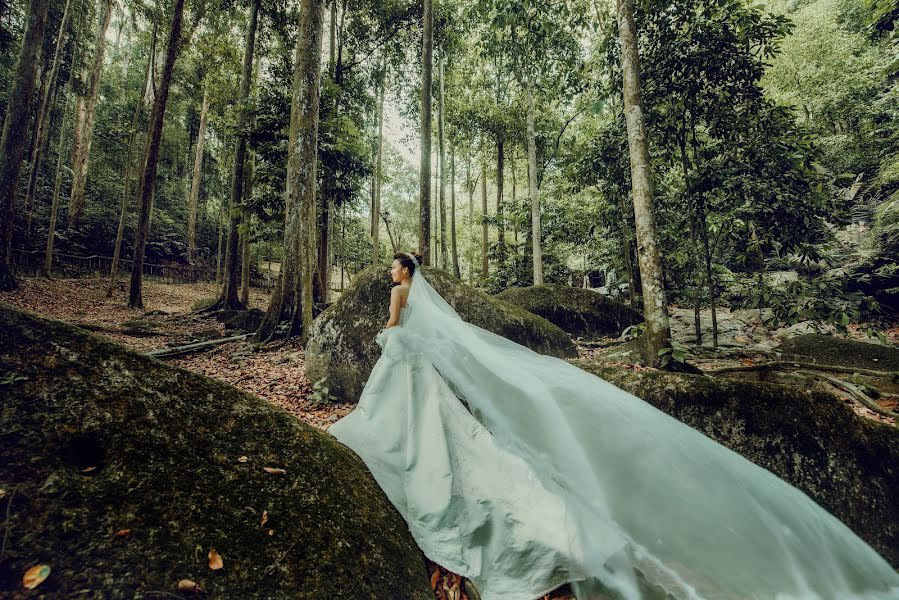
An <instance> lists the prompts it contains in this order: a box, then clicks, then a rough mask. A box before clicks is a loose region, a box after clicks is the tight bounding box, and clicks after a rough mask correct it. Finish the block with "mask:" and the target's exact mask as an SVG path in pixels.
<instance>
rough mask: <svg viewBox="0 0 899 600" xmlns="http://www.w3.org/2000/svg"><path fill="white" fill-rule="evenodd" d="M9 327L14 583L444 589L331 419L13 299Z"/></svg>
mask: <svg viewBox="0 0 899 600" xmlns="http://www.w3.org/2000/svg"><path fill="white" fill-rule="evenodd" d="M0 331H3V333H4V336H3V337H4V342H3V346H2V348H0V397H2V399H0V407H2V410H0V455H2V457H3V459H2V460H0V488H2V489H3V490H4V492H5V495H3V497H2V498H0V514H4V515H6V514H8V515H9V517H8V522H7V523H6V531H7V532H8V539H7V540H6V545H5V551H4V556H3V561H2V563H0V597H10V596H12V597H18V595H21V597H25V596H24V593H25V590H24V588H23V587H22V575H23V573H25V571H26V570H27V569H29V568H30V567H32V566H34V565H37V564H47V565H49V566H50V567H51V569H52V571H51V573H50V576H49V578H48V579H47V580H46V581H44V582H43V583H42V584H41V585H40V587H39V588H38V589H37V591H38V592H39V593H40V594H41V597H45V598H60V599H61V598H73V597H76V596H80V595H81V593H83V592H81V590H90V594H94V595H98V597H103V598H134V597H138V596H140V597H144V596H147V597H149V595H150V592H155V595H159V596H164V595H168V596H172V595H176V596H178V597H180V594H178V593H177V592H176V586H177V583H178V581H179V580H181V579H190V580H192V581H195V582H197V583H198V584H200V585H201V586H202V587H203V588H205V589H206V590H208V591H209V592H210V594H209V596H210V597H218V598H226V597H227V598H310V599H313V598H315V599H319V598H347V599H356V598H374V597H385V598H386V597H390V598H414V599H421V600H424V599H429V600H433V597H434V595H433V592H431V590H430V586H429V584H428V580H427V573H426V570H425V566H424V562H423V559H422V555H421V553H420V551H419V550H418V548H417V547H416V546H415V543H414V541H413V539H412V537H411V535H410V533H409V531H408V528H407V527H406V524H405V522H404V521H403V519H402V517H401V516H400V515H399V513H397V512H396V510H394V508H393V506H392V505H391V504H390V503H389V501H388V500H387V498H386V497H385V496H384V494H383V493H382V492H381V490H380V488H379V487H378V485H377V484H376V482H375V480H374V479H373V478H372V477H371V475H370V474H369V472H368V470H367V469H366V468H365V465H364V464H363V463H362V461H361V460H360V459H359V458H358V457H357V456H356V455H355V454H354V453H353V452H352V451H350V450H349V449H348V448H346V447H345V446H343V445H342V444H340V443H339V442H337V441H336V440H334V439H333V438H331V437H330V436H328V435H327V434H326V433H323V432H321V431H318V430H316V429H313V428H311V427H309V426H306V425H304V424H303V423H301V422H300V421H298V420H296V419H295V418H294V417H292V416H290V415H289V414H288V413H286V412H284V411H282V410H280V409H278V408H275V407H273V406H270V405H269V404H267V403H266V402H264V401H262V400H260V399H258V398H256V397H253V396H250V395H248V394H245V393H243V392H240V391H239V390H237V389H235V388H233V387H231V386H228V385H225V384H221V383H218V382H216V381H214V380H212V379H208V378H205V377H202V376H199V375H195V374H192V373H189V372H187V371H185V370H182V369H177V368H173V367H170V366H167V365H165V364H163V363H161V362H159V361H156V360H153V359H149V358H146V357H143V356H141V355H138V354H136V353H133V352H130V351H129V350H127V349H125V348H124V347H122V346H119V345H117V344H114V343H112V342H109V341H106V340H103V339H101V338H99V337H96V336H94V335H92V334H89V333H86V332H84V331H83V330H80V329H76V328H74V327H72V326H69V325H66V324H63V323H59V322H55V321H49V320H45V319H42V318H38V317H35V316H33V315H29V314H27V313H22V312H18V311H16V310H15V309H12V308H11V307H9V306H8V305H0ZM241 457H246V458H245V459H243V458H241ZM263 467H273V468H280V469H284V470H285V471H286V472H285V473H283V474H278V473H277V472H276V473H274V474H271V473H268V472H266V471H265V470H263ZM266 511H267V513H266ZM263 515H266V516H265V517H264V516H263ZM263 521H265V522H263ZM117 532H118V533H117ZM213 548H214V549H216V551H217V552H218V553H219V554H220V555H221V557H222V558H223V560H224V568H222V569H221V570H217V571H212V570H210V568H209V566H208V564H207V562H208V558H207V556H208V553H209V551H210V550H211V549H213ZM29 597H30V596H29Z"/></svg>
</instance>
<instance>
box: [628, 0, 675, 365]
mask: <svg viewBox="0 0 899 600" xmlns="http://www.w3.org/2000/svg"><path fill="white" fill-rule="evenodd" d="M617 17H618V33H619V36H620V39H621V68H622V73H623V85H622V93H623V96H624V113H625V118H626V121H627V134H628V149H629V152H630V163H631V186H632V188H633V194H634V198H633V202H634V218H635V220H636V225H637V227H636V229H637V254H638V256H639V261H640V279H641V281H642V287H643V312H644V316H645V318H646V333H645V335H644V337H645V339H646V340H645V343H646V352H647V357H646V358H647V360H648V361H649V362H650V363H652V364H653V365H656V364H658V363H659V351H660V350H661V349H662V348H665V347H667V346H668V345H669V343H670V342H669V340H670V337H671V331H670V329H669V325H668V306H667V303H666V300H665V288H664V285H663V282H662V263H661V258H660V256H659V242H658V233H657V231H656V223H655V212H654V208H653V181H652V171H651V165H650V162H649V145H648V143H647V139H646V131H645V126H644V121H643V96H642V91H641V88H640V59H639V56H638V54H637V28H636V25H635V23H634V8H633V3H632V0H617Z"/></svg>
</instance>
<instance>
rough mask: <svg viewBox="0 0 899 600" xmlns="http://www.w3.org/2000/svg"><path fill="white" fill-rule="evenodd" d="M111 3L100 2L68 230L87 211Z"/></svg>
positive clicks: (75, 165)
mask: <svg viewBox="0 0 899 600" xmlns="http://www.w3.org/2000/svg"><path fill="white" fill-rule="evenodd" d="M112 1H113V0H103V1H102V2H101V9H100V14H99V15H98V20H97V34H96V36H95V37H94V61H93V63H92V64H91V71H90V82H89V83H88V87H87V98H86V99H85V103H84V123H83V126H82V132H81V142H80V144H79V146H78V155H77V156H76V157H75V158H74V160H73V161H72V171H74V173H75V175H74V177H73V178H72V191H71V194H70V196H69V227H70V228H72V227H76V226H77V225H78V221H79V220H80V219H81V211H82V210H83V209H84V188H85V185H86V184H87V166H88V160H89V157H90V152H91V140H92V139H93V134H94V120H95V117H96V114H97V100H98V99H99V97H100V74H101V73H102V71H103V55H104V52H105V50H106V30H107V29H109V21H110V19H111V18H112Z"/></svg>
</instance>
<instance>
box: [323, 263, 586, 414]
mask: <svg viewBox="0 0 899 600" xmlns="http://www.w3.org/2000/svg"><path fill="white" fill-rule="evenodd" d="M423 268H424V273H425V276H426V277H427V278H428V282H430V284H431V286H432V287H433V288H434V289H435V290H436V291H437V293H438V294H440V295H441V296H442V297H443V298H444V299H445V300H446V301H447V302H448V303H449V304H450V305H451V306H452V307H453V308H454V309H455V310H456V312H458V313H459V316H461V317H462V318H463V319H465V320H466V321H468V322H470V323H474V324H475V325H477V326H479V327H483V328H484V329H487V330H489V331H492V332H494V333H497V334H499V335H501V336H503V337H506V338H509V339H510V340H513V341H515V342H518V343H519V344H522V345H524V346H527V347H529V348H531V349H532V350H534V351H536V352H539V353H541V354H549V355H552V356H557V357H559V358H570V357H574V356H577V349H576V348H575V346H574V345H573V344H572V342H571V339H570V337H569V336H568V335H567V334H566V333H565V332H564V331H562V330H561V329H559V328H558V327H556V326H555V325H553V324H552V323H550V322H548V321H546V320H545V319H542V318H540V317H538V316H536V315H534V314H531V313H529V312H528V311H526V310H523V309H522V308H520V307H518V306H515V305H514V304H509V303H508V302H504V301H502V300H498V299H496V298H494V297H492V296H488V295H487V294H484V293H482V292H480V291H478V290H476V289H474V288H473V287H471V286H468V285H466V284H464V283H462V282H461V281H459V280H458V279H456V278H455V277H453V276H452V275H450V274H449V273H446V272H445V271H441V270H439V269H434V268H431V267H423ZM391 287H393V284H392V283H391V281H390V278H389V277H388V275H387V267H386V265H384V266H382V265H374V266H371V267H369V268H367V269H365V270H363V271H361V272H360V273H358V274H357V275H356V277H354V278H353V282H352V285H351V286H350V287H349V288H348V289H347V290H346V291H344V292H343V293H342V294H341V295H340V298H339V299H338V300H337V302H335V303H334V304H332V305H331V306H330V307H329V308H328V310H326V311H324V312H323V313H322V314H320V315H319V316H318V317H317V318H316V319H315V321H314V322H313V323H312V328H311V330H310V332H309V342H308V344H307V345H306V375H307V377H308V378H309V380H310V381H318V380H320V379H326V381H327V384H328V388H329V390H330V391H331V393H333V394H334V395H335V396H336V397H337V398H338V400H340V401H342V402H356V401H357V400H358V399H359V395H360V394H361V393H362V388H363V387H364V385H365V381H366V380H367V379H368V375H369V373H371V369H372V367H374V365H375V362H376V361H377V360H378V357H379V356H380V350H381V349H380V348H379V347H378V345H377V344H376V343H375V336H376V335H377V333H378V332H379V331H380V330H381V329H383V327H384V324H385V323H386V322H387V318H388V316H389V306H390V289H391Z"/></svg>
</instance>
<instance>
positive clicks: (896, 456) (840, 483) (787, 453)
mask: <svg viewBox="0 0 899 600" xmlns="http://www.w3.org/2000/svg"><path fill="white" fill-rule="evenodd" d="M573 362H574V364H576V365H578V366H579V367H581V368H584V369H586V370H588V371H590V372H592V373H594V374H596V375H599V376H600V377H602V378H603V379H605V380H607V381H609V382H611V383H613V384H615V385H617V386H618V387H620V388H622V389H625V390H627V391H629V392H631V393H632V394H635V395H637V396H639V397H641V398H643V399H644V400H646V401H647V402H649V403H650V404H652V405H653V406H655V407H656V408H658V409H660V410H662V411H664V412H666V413H668V414H669V415H671V416H672V417H675V418H676V419H678V420H679V421H682V422H683V423H686V424H687V425H690V426H691V427H693V428H695V429H698V430H699V431H701V432H703V433H704V434H706V435H707V436H709V437H710V438H712V439H714V440H715V441H717V442H719V443H721V444H723V445H725V446H727V447H728V448H730V449H731V450H734V451H735V452H738V453H740V454H742V455H743V456H745V457H746V458H748V459H749V460H751V461H752V462H754V463H756V464H757V465H761V466H762V467H764V468H766V469H768V470H769V471H771V472H772V473H774V474H776V475H777V476H778V477H781V478H782V479H784V480H786V481H788V482H790V483H791V484H792V485H794V486H795V487H797V488H799V489H800V490H802V491H803V492H805V493H806V494H807V495H808V496H810V497H811V498H812V499H813V500H815V501H816V502H817V503H818V504H820V505H821V506H823V507H824V508H826V509H827V510H828V511H829V512H831V513H832V514H833V515H835V516H836V517H837V518H838V519H840V520H841V521H843V522H844V523H845V524H846V525H848V526H849V527H850V528H851V529H852V530H853V531H855V533H856V534H858V535H859V536H860V537H861V538H862V539H864V540H865V541H866V542H868V544H870V545H871V546H872V547H873V548H875V549H876V550H877V551H878V552H879V553H880V554H881V555H882V556H883V557H884V558H885V559H886V560H887V561H889V562H890V563H891V564H892V565H893V566H894V567H896V566H899V429H896V428H895V427H890V426H888V425H883V424H880V423H875V422H872V421H868V420H865V419H861V418H859V417H857V416H856V415H855V414H854V413H853V412H852V411H851V410H850V409H849V408H848V407H846V406H845V405H844V404H842V403H841V402H840V401H839V399H837V398H836V397H835V396H832V395H830V394H825V393H823V392H812V391H808V390H805V389H801V388H799V387H791V386H781V385H775V384H769V383H756V382H747V381H738V380H732V379H711V378H708V377H703V376H693V375H682V374H672V373H663V372H659V371H632V370H627V369H620V368H615V367H603V366H601V365H599V364H597V363H594V362H589V361H585V360H578V361H573Z"/></svg>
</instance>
